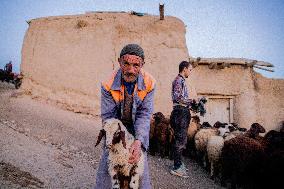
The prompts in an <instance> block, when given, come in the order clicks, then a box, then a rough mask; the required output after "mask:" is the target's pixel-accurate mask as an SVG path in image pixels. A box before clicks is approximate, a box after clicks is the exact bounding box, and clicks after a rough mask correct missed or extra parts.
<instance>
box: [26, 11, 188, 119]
mask: <svg viewBox="0 0 284 189" xmlns="http://www.w3.org/2000/svg"><path fill="white" fill-rule="evenodd" d="M127 43H137V44H139V45H141V46H142V48H143V49H144V51H145V57H146V58H145V62H146V64H145V66H144V69H145V70H147V71H148V72H149V73H151V74H152V75H153V76H155V78H156V80H157V92H156V99H155V110H156V111H162V110H164V109H170V108H171V103H169V102H170V87H171V80H172V79H173V78H174V76H175V75H176V74H177V72H178V63H179V62H180V61H182V60H187V59H188V50H187V47H186V41H185V25H184V23H183V22H182V21H181V20H179V19H177V18H175V17H165V20H159V16H150V15H146V16H142V17H139V16H135V15H130V14H128V13H95V14H94V13H93V14H85V15H77V16H60V17H48V18H39V19H35V20H31V22H30V26H29V28H28V30H27V32H26V35H25V38H24V43H23V49H22V64H21V71H22V73H23V74H24V80H23V85H22V90H23V91H24V92H25V93H26V94H30V95H31V96H32V97H33V98H41V99H47V100H49V101H52V102H56V103H57V104H59V105H61V106H64V107H66V108H67V109H70V110H73V111H75V112H86V113H90V114H93V115H98V114H100V86H101V81H102V80H104V79H105V78H106V77H108V76H109V75H110V73H111V72H112V71H113V70H114V69H117V68H118V63H117V59H118V56H119V53H120V51H121V49H122V47H123V46H124V45H126V44H127Z"/></svg>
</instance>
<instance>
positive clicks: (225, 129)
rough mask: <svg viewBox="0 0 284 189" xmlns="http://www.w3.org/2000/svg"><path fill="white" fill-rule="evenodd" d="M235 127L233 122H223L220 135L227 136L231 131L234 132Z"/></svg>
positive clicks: (219, 129)
mask: <svg viewBox="0 0 284 189" xmlns="http://www.w3.org/2000/svg"><path fill="white" fill-rule="evenodd" d="M234 130H236V129H235V127H234V126H233V125H231V124H221V126H220V127H219V128H218V131H219V136H222V137H224V136H226V135H227V134H229V133H230V132H233V131H234Z"/></svg>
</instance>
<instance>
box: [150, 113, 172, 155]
mask: <svg viewBox="0 0 284 189" xmlns="http://www.w3.org/2000/svg"><path fill="white" fill-rule="evenodd" d="M153 119H154V121H153V122H152V125H151V130H152V131H151V130H150V131H151V132H150V136H151V139H150V154H151V155H155V153H156V152H158V153H159V154H160V156H161V157H164V156H166V155H169V153H170V151H171V150H170V148H171V143H172V141H173V131H172V129H171V127H170V120H169V119H167V118H166V117H165V116H164V115H163V113H161V112H157V113H155V114H153ZM151 133H152V134H151Z"/></svg>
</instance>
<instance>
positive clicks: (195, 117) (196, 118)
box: [191, 115, 200, 123]
mask: <svg viewBox="0 0 284 189" xmlns="http://www.w3.org/2000/svg"><path fill="white" fill-rule="evenodd" d="M191 119H192V121H193V122H195V123H200V118H199V117H198V116H197V115H195V116H192V117H191Z"/></svg>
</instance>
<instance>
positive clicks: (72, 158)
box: [0, 82, 221, 189]
mask: <svg viewBox="0 0 284 189" xmlns="http://www.w3.org/2000/svg"><path fill="white" fill-rule="evenodd" d="M15 92H16V90H15V89H14V88H13V86H12V85H8V84H3V83H1V82H0V188H1V189H2V188H92V187H93V186H94V183H95V177H96V169H97V166H98V162H99V158H100V153H101V149H100V148H94V144H95V142H96V137H97V135H98V132H99V129H100V126H101V121H100V118H99V117H91V116H87V115H83V114H76V113H73V112H69V111H66V110H62V109H59V108H58V107H55V106H52V105H49V104H46V103H44V102H39V101H36V100H33V99H30V98H29V97H16V96H17V95H15ZM171 164H172V162H171V161H170V160H168V159H160V158H158V157H152V156H149V166H150V172H151V181H152V186H153V188H155V189H156V188H157V189H158V188H161V189H163V188H169V189H174V188H180V189H186V188H192V189H194V188H196V189H197V188H202V189H206V188H208V189H212V188H221V187H220V186H219V185H218V184H215V183H214V182H213V181H212V180H210V179H209V176H208V173H207V172H206V171H205V170H203V169H202V168H201V167H200V166H199V165H198V164H197V163H195V162H192V160H189V159H187V160H186V165H188V168H189V170H190V171H189V175H190V178H188V179H181V178H177V177H174V176H172V175H170V174H169V172H168V171H169V167H170V165H171Z"/></svg>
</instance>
